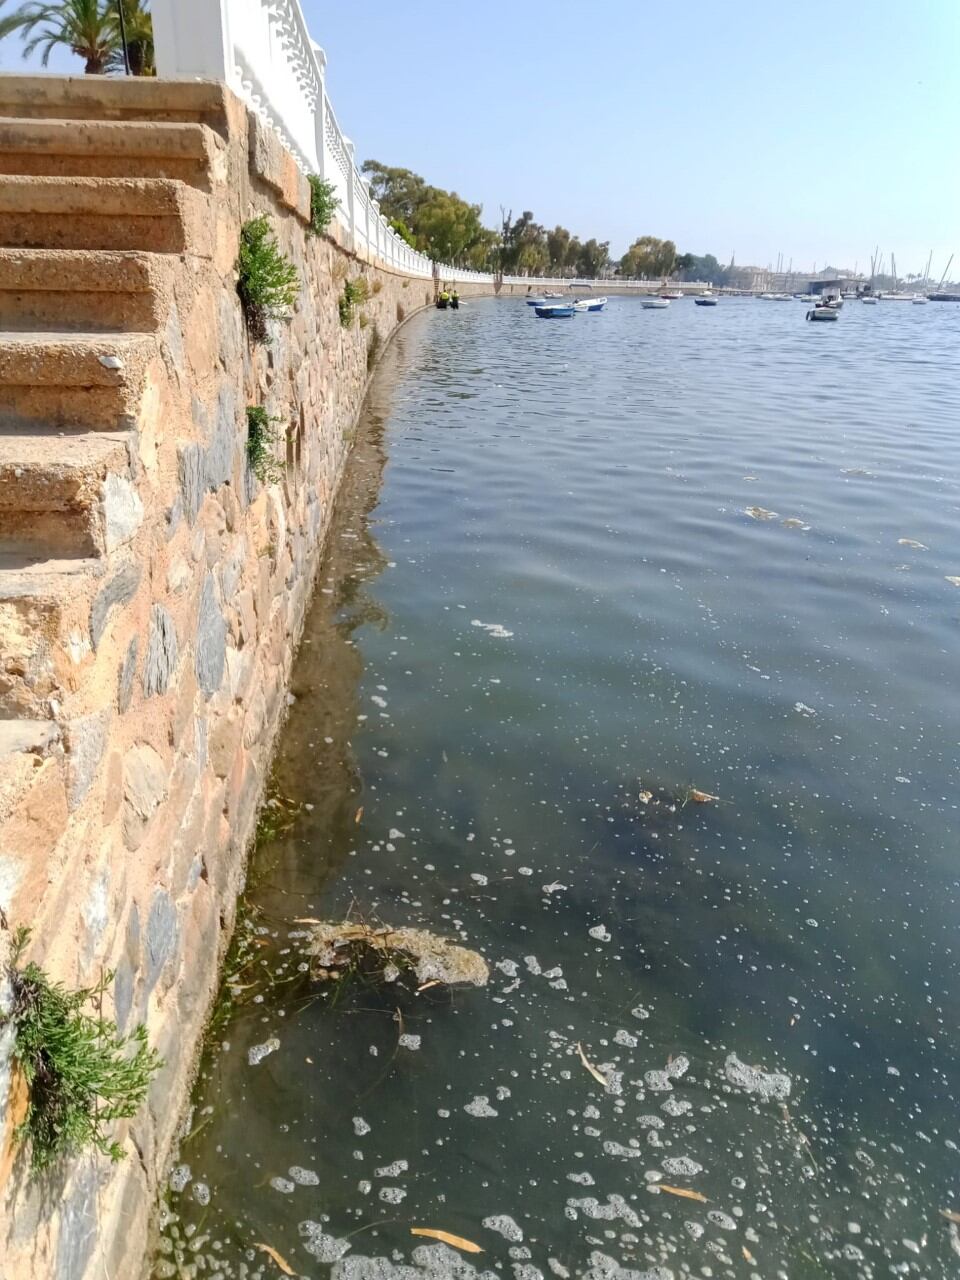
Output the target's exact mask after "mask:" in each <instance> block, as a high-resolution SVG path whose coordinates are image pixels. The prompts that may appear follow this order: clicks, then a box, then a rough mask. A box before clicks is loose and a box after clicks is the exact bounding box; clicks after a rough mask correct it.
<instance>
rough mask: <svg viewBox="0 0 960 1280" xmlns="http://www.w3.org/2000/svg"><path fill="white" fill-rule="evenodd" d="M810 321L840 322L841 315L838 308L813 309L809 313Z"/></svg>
mask: <svg viewBox="0 0 960 1280" xmlns="http://www.w3.org/2000/svg"><path fill="white" fill-rule="evenodd" d="M807 319H808V320H839V319H840V313H839V312H838V310H837V308H836V307H812V308H811V309H810V310H809V311H808V312H807Z"/></svg>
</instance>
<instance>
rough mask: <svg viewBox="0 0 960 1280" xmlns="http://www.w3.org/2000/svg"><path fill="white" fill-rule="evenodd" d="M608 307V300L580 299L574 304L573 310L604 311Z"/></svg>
mask: <svg viewBox="0 0 960 1280" xmlns="http://www.w3.org/2000/svg"><path fill="white" fill-rule="evenodd" d="M606 305H607V300H606V298H578V299H577V301H576V302H575V303H574V304H573V309H574V311H602V310H603V308H604V307H605V306H606Z"/></svg>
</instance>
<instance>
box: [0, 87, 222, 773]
mask: <svg viewBox="0 0 960 1280" xmlns="http://www.w3.org/2000/svg"><path fill="white" fill-rule="evenodd" d="M225 137H226V102H225V97H224V91H223V89H222V87H220V86H217V85H213V84H205V83H175V84H171V83H169V82H167V83H164V82H158V81H137V82H135V83H131V82H130V81H121V82H111V81H108V80H104V79H102V78H100V77H89V78H77V79H70V80H63V79H52V78H49V77H29V76H4V77H0V721H7V722H10V721H25V720H29V721H46V720H50V719H52V718H55V717H56V716H57V715H58V714H59V712H60V710H61V708H62V706H63V701H64V699H65V698H68V697H69V696H70V694H71V692H73V691H75V690H76V688H77V687H78V681H79V673H78V671H77V670H76V668H77V664H78V661H80V659H82V656H83V654H84V653H86V652H88V651H89V649H90V646H91V640H90V619H91V616H92V610H93V607H94V601H95V598H96V597H97V593H98V591H100V590H101V589H102V588H103V586H104V583H105V581H106V580H107V579H110V578H113V577H114V576H115V572H116V570H117V568H118V567H119V566H121V565H123V564H124V563H129V561H130V558H131V555H132V550H133V546H134V540H135V539H136V537H137V534H138V531H139V530H140V526H141V524H142V522H143V516H144V509H145V503H144V499H143V497H142V495H141V492H140V489H141V486H142V484H143V468H142V465H141V461H140V457H139V451H138V441H139V438H140V433H141V430H142V428H143V426H144V422H143V418H144V416H145V408H144V406H145V402H146V401H147V400H148V399H149V397H150V395H153V397H154V399H153V401H152V402H151V403H153V404H155V402H156V395H157V393H156V387H157V385H158V384H159V383H160V382H162V380H163V379H164V378H165V377H167V376H168V372H167V369H168V366H167V365H166V364H165V363H164V357H165V355H166V357H167V361H168V362H169V352H164V350H163V345H162V337H163V327H164V325H165V324H166V320H167V315H168V311H169V302H170V283H169V282H170V280H171V277H172V271H173V270H175V269H178V268H180V267H181V265H182V264H181V259H180V255H183V254H185V253H186V252H187V249H188V246H189V251H190V253H191V254H193V255H197V254H198V253H199V254H201V255H202V254H203V253H204V252H205V248H204V246H207V250H206V251H209V250H210V249H211V248H212V246H211V235H212V231H211V224H212V223H213V222H214V221H215V220H214V219H211V217H210V206H209V201H210V195H211V192H213V191H214V190H215V189H216V186H217V184H218V183H222V181H223V179H224V177H225V165H226V158H225V157H226V153H227V145H226V141H225ZM92 643H93V647H94V648H95V647H96V637H94V639H93V642H92ZM78 655H79V657H78ZM28 736H30V735H28ZM32 736H33V737H36V736H37V735H36V734H34V735H32ZM39 736H40V737H41V738H43V737H44V735H42V734H41V735H39ZM5 740H6V741H7V742H8V743H9V744H16V743H19V742H21V741H22V740H23V731H22V730H18V729H15V727H14V726H13V725H12V724H9V723H8V724H7V725H6V726H5V727H4V726H2V725H0V753H2V752H3V744H4V741H5Z"/></svg>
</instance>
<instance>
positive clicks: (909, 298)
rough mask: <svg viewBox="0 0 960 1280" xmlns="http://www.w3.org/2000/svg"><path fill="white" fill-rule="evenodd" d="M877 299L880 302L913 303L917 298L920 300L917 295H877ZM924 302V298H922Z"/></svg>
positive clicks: (919, 296)
mask: <svg viewBox="0 0 960 1280" xmlns="http://www.w3.org/2000/svg"><path fill="white" fill-rule="evenodd" d="M877 297H878V298H879V299H880V301H881V302H915V301H916V300H917V299H918V298H922V295H921V294H919V293H878V294H877ZM922 301H923V302H926V298H922Z"/></svg>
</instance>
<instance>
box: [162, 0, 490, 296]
mask: <svg viewBox="0 0 960 1280" xmlns="http://www.w3.org/2000/svg"><path fill="white" fill-rule="evenodd" d="M152 10H153V27H154V40H155V48H156V60H157V71H158V73H159V75H161V76H166V77H185V76H187V77H191V78H194V77H196V78H202V79H210V80H223V81H224V82H225V83H226V84H227V85H228V86H229V87H230V88H231V89H232V90H233V91H234V93H236V94H237V95H238V97H240V98H242V99H243V100H244V101H245V102H246V103H248V104H249V106H251V107H252V108H253V110H254V111H256V112H257V113H258V114H259V115H260V116H261V117H262V118H263V119H264V120H266V121H267V122H268V123H269V124H271V125H272V126H273V127H274V128H275V129H276V130H277V132H278V133H279V134H280V136H281V138H282V139H283V141H284V142H285V143H286V145H287V147H289V149H290V151H291V152H292V153H293V155H294V157H295V158H296V161H297V163H298V164H299V165H300V167H301V169H302V170H303V171H304V173H315V174H318V175H319V176H320V177H321V178H324V179H326V180H327V181H328V182H331V183H332V184H333V187H334V191H335V193H336V195H337V198H338V199H339V201H340V204H339V207H338V209H337V218H338V221H339V222H340V223H341V225H342V226H343V227H344V229H345V231H346V232H347V235H348V237H349V244H350V248H351V249H352V250H353V251H354V252H355V253H356V254H358V255H359V256H361V257H363V258H365V259H367V260H368V261H373V260H377V261H379V262H382V263H383V264H384V265H386V266H389V267H392V268H393V269H395V270H397V271H402V272H403V273H404V274H405V275H414V276H423V277H430V276H432V275H433V271H434V265H433V262H432V261H431V260H430V259H429V258H428V257H427V256H426V255H425V254H422V253H418V252H417V250H415V249H411V247H410V246H409V245H408V244H407V243H406V241H405V240H402V239H401V238H400V236H398V235H397V234H396V232H395V231H394V230H393V228H392V227H391V226H390V224H389V223H388V222H387V219H386V218H385V217H384V216H383V214H382V213H381V212H380V207H379V205H378V204H377V202H376V201H375V200H374V199H373V198H372V196H371V195H370V188H369V186H368V184H367V182H366V180H365V179H364V177H363V175H362V174H361V173H360V171H359V170H358V168H357V165H356V157H355V155H354V148H353V143H352V142H351V141H350V139H349V138H348V137H347V136H346V135H345V134H344V132H343V130H342V129H341V128H340V126H339V124H338V123H337V117H336V115H335V114H334V111H333V108H332V106H331V105H330V99H329V98H328V97H327V90H326V77H325V71H326V57H325V56H324V53H323V50H322V49H321V48H320V47H319V45H316V44H314V43H313V41H312V40H311V38H310V33H309V31H308V30H307V24H306V21H305V19H304V16H303V11H302V9H301V8H300V3H299V0H153V5H152ZM440 273H441V274H442V275H444V276H455V277H456V278H457V279H458V280H474V279H475V280H483V281H491V280H492V279H493V277H492V276H489V275H484V274H483V273H482V272H477V271H460V270H459V269H456V268H454V267H449V266H445V265H444V266H441V267H440Z"/></svg>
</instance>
